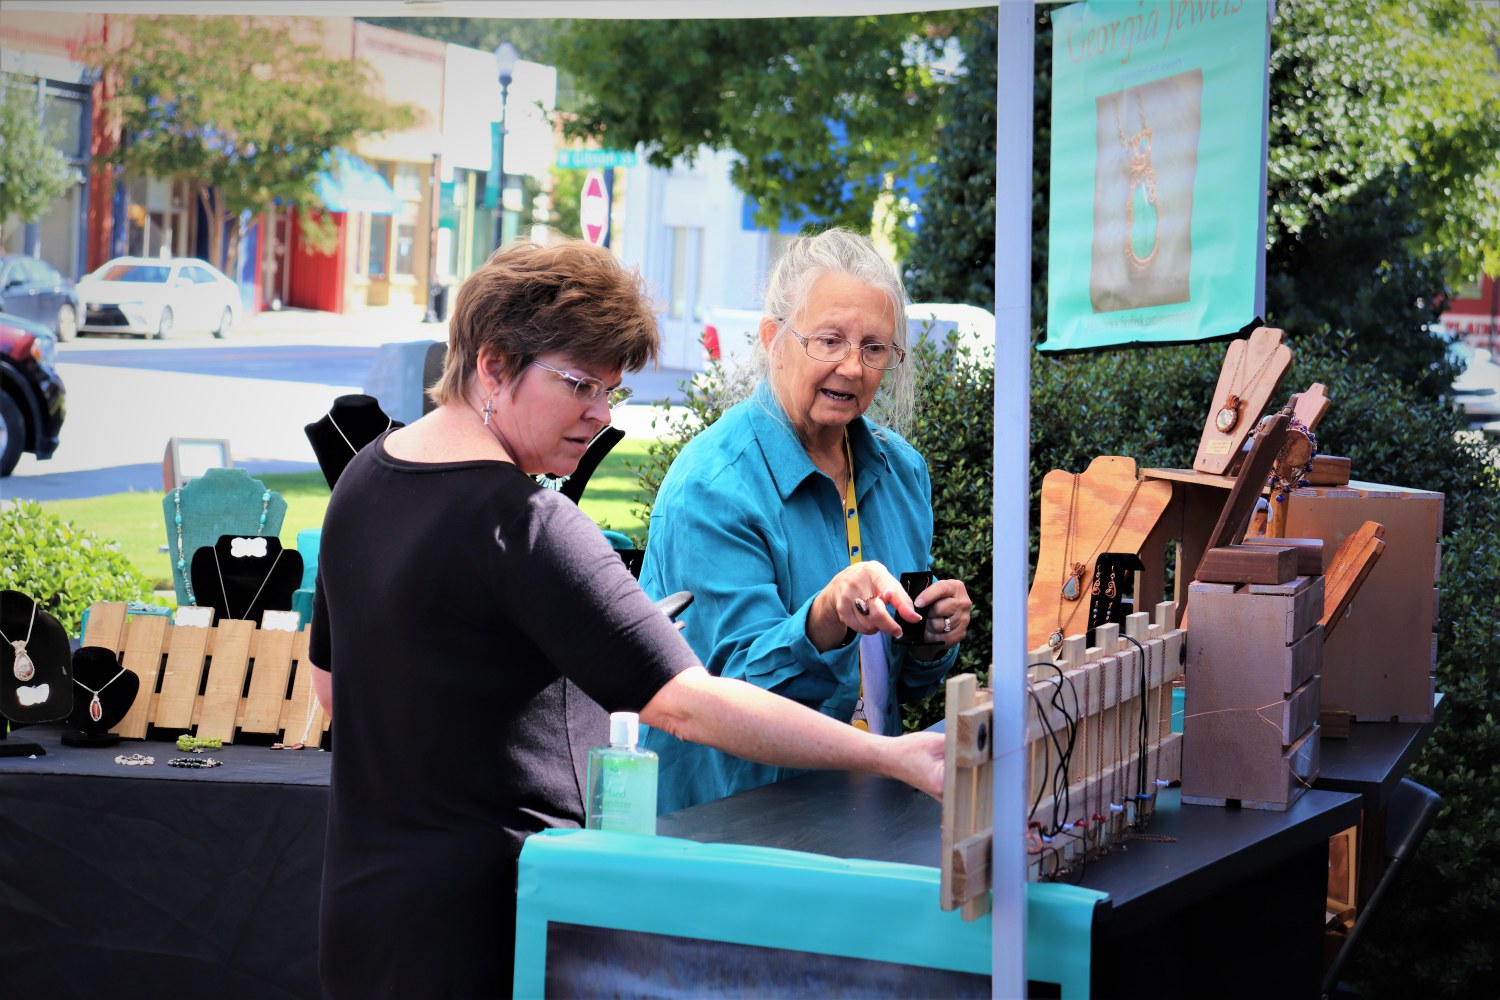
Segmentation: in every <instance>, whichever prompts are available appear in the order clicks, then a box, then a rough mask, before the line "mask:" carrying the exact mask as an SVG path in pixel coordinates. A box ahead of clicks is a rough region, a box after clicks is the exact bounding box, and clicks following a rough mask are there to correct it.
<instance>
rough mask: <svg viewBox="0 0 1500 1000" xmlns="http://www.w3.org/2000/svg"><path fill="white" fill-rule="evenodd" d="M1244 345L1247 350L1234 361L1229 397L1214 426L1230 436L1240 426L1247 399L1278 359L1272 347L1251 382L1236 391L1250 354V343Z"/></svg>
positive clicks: (1216, 415) (1220, 408)
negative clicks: (1241, 413)
mask: <svg viewBox="0 0 1500 1000" xmlns="http://www.w3.org/2000/svg"><path fill="white" fill-rule="evenodd" d="M1244 345H1245V349H1244V350H1243V351H1241V352H1240V353H1239V354H1238V355H1237V356H1236V357H1235V359H1234V374H1233V375H1231V376H1230V377H1229V395H1228V397H1226V398H1225V400H1224V405H1222V406H1220V407H1219V411H1218V412H1217V413H1215V414H1214V426H1215V427H1217V428H1218V429H1219V430H1220V432H1222V433H1224V434H1228V433H1229V432H1230V431H1232V430H1234V429H1235V428H1236V427H1238V426H1239V423H1240V408H1241V407H1242V406H1244V405H1245V397H1246V396H1248V395H1249V394H1250V390H1251V389H1253V388H1254V387H1255V386H1257V385H1259V384H1260V380H1261V377H1262V376H1263V375H1265V373H1266V369H1267V368H1269V367H1270V366H1271V359H1272V358H1274V357H1276V349H1275V347H1272V348H1271V351H1270V353H1268V354H1267V355H1266V359H1265V360H1264V361H1262V362H1261V363H1260V367H1259V368H1257V369H1256V370H1255V374H1254V375H1252V376H1251V377H1250V380H1249V381H1248V382H1246V383H1245V384H1244V385H1243V386H1241V387H1240V388H1238V389H1236V388H1235V384H1236V383H1237V382H1238V381H1239V378H1240V371H1241V370H1242V369H1243V368H1244V367H1245V355H1247V354H1249V353H1250V341H1248V340H1246V341H1244Z"/></svg>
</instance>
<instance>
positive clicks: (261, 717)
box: [82, 602, 329, 747]
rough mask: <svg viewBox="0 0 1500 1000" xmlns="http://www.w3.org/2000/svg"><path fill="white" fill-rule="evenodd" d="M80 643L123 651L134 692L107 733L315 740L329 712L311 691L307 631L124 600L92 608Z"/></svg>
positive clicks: (231, 739)
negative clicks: (172, 612)
mask: <svg viewBox="0 0 1500 1000" xmlns="http://www.w3.org/2000/svg"><path fill="white" fill-rule="evenodd" d="M82 642H83V645H85V646H102V647H104V648H105V649H110V650H113V651H114V652H116V653H117V654H119V655H120V661H121V664H122V665H123V666H124V667H126V668H127V669H129V670H130V671H132V672H133V673H134V674H136V676H138V677H139V678H140V681H141V687H140V694H139V695H137V696H136V700H135V704H134V705H132V706H131V707H130V711H129V712H128V713H126V715H125V718H124V719H122V720H120V723H119V725H117V726H115V728H114V729H112V730H111V732H114V733H117V734H118V735H120V736H124V737H130V738H136V739H141V738H144V737H145V736H146V733H147V730H148V728H149V727H151V726H155V727H157V728H158V729H174V730H191V731H192V733H193V735H195V736H198V737H200V738H205V739H212V738H218V739H221V740H223V741H224V742H225V743H232V742H234V740H235V737H236V736H237V735H238V734H241V733H254V734H257V735H262V736H274V737H276V738H277V739H279V740H280V741H282V742H287V743H291V742H298V741H302V740H303V734H304V732H305V733H306V739H305V742H306V745H307V746H309V747H316V746H320V745H321V744H322V742H323V736H324V734H325V733H326V732H327V731H328V726H329V719H328V717H327V716H326V715H325V714H324V712H323V709H322V707H321V706H320V705H319V704H318V701H317V698H316V697H315V696H314V695H313V691H312V668H311V667H310V666H309V665H308V662H307V631H306V630H305V629H304V630H302V631H299V632H280V631H265V630H262V629H260V628H257V627H256V625H255V623H254V622H248V621H236V620H232V619H231V620H226V621H221V622H218V623H217V624H215V625H213V626H211V627H208V628H193V627H188V626H180V625H173V624H172V623H171V621H170V620H169V619H167V618H164V617H161V616H158V615H127V614H126V606H125V605H124V604H117V603H109V602H99V603H96V604H94V605H93V606H92V607H91V608H90V609H89V618H88V625H87V627H86V628H85V630H84V634H83V640H82Z"/></svg>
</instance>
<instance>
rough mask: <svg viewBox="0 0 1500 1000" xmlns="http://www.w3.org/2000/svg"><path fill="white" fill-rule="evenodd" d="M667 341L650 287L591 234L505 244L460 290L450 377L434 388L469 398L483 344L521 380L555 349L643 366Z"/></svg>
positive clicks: (449, 397) (506, 374)
mask: <svg viewBox="0 0 1500 1000" xmlns="http://www.w3.org/2000/svg"><path fill="white" fill-rule="evenodd" d="M660 344H661V337H660V334H659V333H658V331H657V326H656V314H655V311H654V310H653V308H652V304H651V300H650V299H649V297H648V296H647V294H646V287H645V283H644V282H643V281H642V280H641V277H640V275H639V274H638V273H637V272H636V271H635V270H633V269H632V270H627V269H626V268H625V266H624V265H622V264H621V263H620V262H619V261H618V260H617V259H616V258H615V256H614V254H612V253H610V252H609V251H608V250H605V249H603V248H602V247H596V246H594V245H593V244H592V243H586V242H584V241H583V240H570V241H568V242H566V243H559V244H557V245H555V246H542V245H540V244H538V243H533V242H530V241H529V240H523V241H518V242H516V243H512V244H510V245H509V246H505V247H501V248H500V249H498V250H496V251H495V252H494V253H493V254H492V255H490V259H489V260H487V261H486V262H485V263H484V265H483V266H482V267H480V268H479V270H477V271H475V272H474V273H473V274H471V275H470V276H469V278H468V280H466V281H465V282H464V283H463V286H462V287H461V288H459V290H458V299H457V301H456V302H455V303H454V307H453V318H452V319H451V321H450V322H449V325H448V354H447V356H446V358H445V359H444V361H443V375H442V378H440V379H438V381H437V382H436V383H435V384H434V385H433V386H432V388H431V389H429V390H428V394H429V395H430V396H431V397H432V400H433V402H435V403H438V404H439V405H443V404H446V403H455V402H459V401H461V400H462V399H463V397H464V390H465V388H466V387H467V386H468V384H469V380H470V379H472V378H473V377H474V373H475V369H476V367H477V364H478V358H479V351H480V349H481V348H484V347H488V348H489V349H490V350H491V351H493V352H494V353H496V354H498V355H499V356H500V358H501V371H500V376H501V377H502V378H503V379H506V380H507V381H513V380H514V379H516V378H517V377H518V376H519V375H520V373H521V371H522V370H523V369H525V367H526V366H527V365H529V364H531V362H533V361H535V360H536V359H537V358H538V357H539V356H541V355H543V354H547V353H549V352H553V351H557V352H560V353H564V354H567V355H568V356H569V357H570V358H571V359H573V360H574V361H577V362H578V363H580V364H588V365H597V366H598V367H599V368H601V369H615V368H618V369H620V370H621V371H627V372H633V371H639V370H640V369H641V368H643V367H645V365H646V363H647V362H648V361H655V360H656V355H657V350H658V348H659V347H660Z"/></svg>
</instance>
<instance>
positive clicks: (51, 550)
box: [0, 500, 149, 636]
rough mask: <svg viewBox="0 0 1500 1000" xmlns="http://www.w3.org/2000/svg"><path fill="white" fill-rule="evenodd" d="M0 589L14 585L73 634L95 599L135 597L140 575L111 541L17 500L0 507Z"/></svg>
mask: <svg viewBox="0 0 1500 1000" xmlns="http://www.w3.org/2000/svg"><path fill="white" fill-rule="evenodd" d="M0 589H5V590H19V591H21V592H22V593H23V594H28V595H30V596H31V597H32V598H34V599H35V600H36V601H37V602H38V603H39V604H40V605H41V608H42V610H43V611H47V612H49V613H51V614H52V616H53V617H55V618H56V619H57V620H58V621H59V622H61V623H62V626H63V628H64V629H66V630H67V632H68V635H70V636H77V635H78V626H79V622H80V621H81V620H82V618H83V612H84V611H85V610H86V609H87V608H88V607H89V605H91V604H93V603H94V602H95V601H141V600H144V599H145V598H146V596H147V595H148V594H149V590H148V585H147V581H146V578H145V577H144V576H142V575H141V574H140V573H139V572H138V571H137V570H136V569H135V567H134V566H132V565H131V564H130V560H128V559H127V558H125V556H124V555H123V554H122V553H121V552H120V547H119V545H117V544H116V543H114V542H109V541H105V540H104V539H102V538H100V537H99V536H98V535H95V534H94V533H93V532H90V531H87V530H85V529H83V528H78V527H74V526H73V525H72V524H70V523H68V522H67V521H64V520H62V519H61V518H59V517H56V516H54V515H52V514H48V513H46V512H45V511H43V510H42V505H41V504H39V503H36V502H35V501H30V500H20V501H17V502H15V503H12V504H10V505H8V506H6V507H5V508H4V509H3V510H0Z"/></svg>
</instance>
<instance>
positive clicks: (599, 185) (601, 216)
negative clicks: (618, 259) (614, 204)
mask: <svg viewBox="0 0 1500 1000" xmlns="http://www.w3.org/2000/svg"><path fill="white" fill-rule="evenodd" d="M578 221H579V223H580V225H582V227H583V238H584V239H586V240H588V241H589V242H590V243H592V244H594V245H595V246H603V245H604V238H605V237H606V236H608V235H609V190H608V189H607V188H606V187H605V186H604V174H603V173H601V172H600V171H598V170H590V171H589V172H588V176H586V177H584V179H583V194H582V195H581V196H579V199H578Z"/></svg>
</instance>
